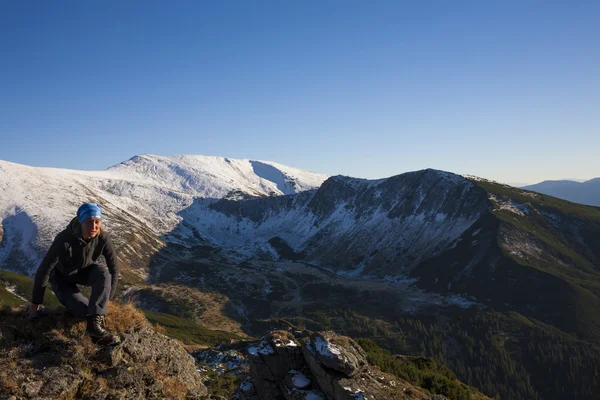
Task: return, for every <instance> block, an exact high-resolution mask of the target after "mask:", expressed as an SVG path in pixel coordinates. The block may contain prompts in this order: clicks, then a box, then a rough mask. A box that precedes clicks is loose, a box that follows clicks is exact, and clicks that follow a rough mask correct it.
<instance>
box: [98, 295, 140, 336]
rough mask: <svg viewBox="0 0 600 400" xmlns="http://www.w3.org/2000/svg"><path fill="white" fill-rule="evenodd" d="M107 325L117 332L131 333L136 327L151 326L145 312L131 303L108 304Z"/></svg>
mask: <svg viewBox="0 0 600 400" xmlns="http://www.w3.org/2000/svg"><path fill="white" fill-rule="evenodd" d="M105 323H106V327H107V328H108V329H110V330H111V331H113V332H116V333H131V332H133V331H134V330H135V329H136V328H141V327H144V326H146V327H150V328H152V324H151V323H150V322H148V320H147V319H146V317H145V316H144V313H142V312H141V311H140V310H138V309H137V308H135V306H134V305H133V304H131V303H125V304H119V303H112V302H111V303H110V304H109V305H108V315H107V316H106V318H105Z"/></svg>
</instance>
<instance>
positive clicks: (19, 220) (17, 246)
mask: <svg viewBox="0 0 600 400" xmlns="http://www.w3.org/2000/svg"><path fill="white" fill-rule="evenodd" d="M0 234H1V240H0V269H3V270H7V271H13V272H18V273H21V274H24V275H29V272H30V270H31V269H32V268H34V267H37V265H34V261H35V260H32V259H31V257H30V255H29V254H28V251H27V250H31V248H32V245H33V244H34V243H35V238H36V237H37V235H38V228H37V226H36V225H35V223H34V222H33V219H32V218H31V216H29V214H28V213H27V212H25V211H22V210H17V212H16V213H15V214H13V215H10V216H8V217H6V218H4V219H3V220H2V227H1V229H0ZM27 266H29V267H30V268H28V267H27Z"/></svg>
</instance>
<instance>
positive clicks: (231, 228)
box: [169, 170, 489, 276]
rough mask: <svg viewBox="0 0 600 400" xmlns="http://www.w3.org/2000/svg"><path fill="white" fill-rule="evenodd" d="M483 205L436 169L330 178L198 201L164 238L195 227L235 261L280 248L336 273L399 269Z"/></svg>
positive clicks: (450, 236)
mask: <svg viewBox="0 0 600 400" xmlns="http://www.w3.org/2000/svg"><path fill="white" fill-rule="evenodd" d="M488 208H489V204H488V201H487V198H486V197H485V196H481V195H479V196H478V191H477V186H476V185H475V184H473V183H472V182H470V181H468V180H466V179H463V178H461V177H459V176H457V175H452V174H449V173H446V172H442V171H436V170H423V171H417V172H413V173H407V174H403V175H398V176H395V177H392V178H388V179H381V180H372V181H370V180H361V179H355V178H348V177H343V176H336V177H332V178H330V179H328V180H327V181H325V182H324V183H323V185H322V186H321V187H320V188H319V189H318V190H316V191H307V192H304V193H301V194H298V195H295V196H284V197H275V198H263V199H252V200H246V201H243V202H239V201H232V200H228V199H221V200H219V201H214V200H210V199H198V200H196V201H195V202H194V204H193V205H192V206H190V207H189V208H187V209H186V210H184V211H183V212H182V214H181V217H182V224H180V226H179V227H178V228H177V229H175V230H174V231H173V232H172V233H171V235H170V236H169V237H170V238H171V240H172V241H177V240H179V243H181V244H185V241H181V239H184V238H186V237H187V238H194V237H195V236H196V235H195V233H194V232H197V233H199V235H200V236H201V237H202V238H203V239H204V242H203V243H204V244H208V245H211V246H214V247H218V248H227V253H228V254H229V255H230V256H231V257H233V256H234V255H236V254H238V255H239V257H240V258H241V259H243V258H247V257H256V255H257V254H264V257H266V258H267V259H268V258H269V257H273V258H274V259H279V258H280V257H281V255H280V254H278V251H279V252H280V253H281V250H282V248H286V249H288V252H289V251H292V252H293V253H292V255H291V257H292V258H296V259H298V258H300V257H299V255H300V254H302V255H303V256H302V257H301V258H303V259H304V260H306V261H310V262H312V263H315V264H318V265H320V266H322V267H324V268H328V269H332V270H335V271H337V272H338V273H343V274H349V275H354V276H358V275H360V274H369V273H378V274H380V275H381V274H390V275H398V274H400V273H406V272H407V271H410V270H411V269H412V268H413V267H414V266H416V265H417V264H418V263H419V262H421V261H423V260H424V259H426V258H428V257H432V256H433V255H435V254H437V253H438V252H440V251H442V250H443V249H445V248H447V247H448V246H449V245H450V244H451V243H452V242H453V241H455V240H456V239H458V238H459V237H460V235H462V234H463V232H464V231H466V230H467V229H468V228H469V227H470V226H471V225H472V224H473V223H475V221H476V220H477V219H478V218H480V217H481V215H482V214H483V213H484V212H485V211H486V210H487V209H488ZM282 254H283V253H282ZM294 254H295V255H294ZM283 257H288V258H289V257H290V255H289V254H288V255H287V256H286V255H283Z"/></svg>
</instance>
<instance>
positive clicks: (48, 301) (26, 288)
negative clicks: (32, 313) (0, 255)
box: [0, 270, 61, 308]
mask: <svg viewBox="0 0 600 400" xmlns="http://www.w3.org/2000/svg"><path fill="white" fill-rule="evenodd" d="M0 282H4V283H5V284H6V283H9V284H10V285H12V286H15V288H16V291H17V293H19V295H21V296H23V297H25V298H26V299H29V300H30V299H31V293H32V291H33V279H31V278H29V277H27V276H25V275H21V274H17V273H15V272H10V271H4V270H0ZM49 286H50V285H48V287H47V288H46V294H45V295H44V303H43V304H44V306H46V307H49V308H56V307H60V306H61V305H60V302H59V301H58V299H57V298H56V296H55V295H54V293H52V290H51V289H50V287H49ZM4 290H6V289H4ZM0 292H1V290H0ZM8 294H10V295H11V296H12V297H15V296H13V295H12V294H11V293H8ZM2 297H3V296H2V294H0V299H2ZM15 298H16V297H15Z"/></svg>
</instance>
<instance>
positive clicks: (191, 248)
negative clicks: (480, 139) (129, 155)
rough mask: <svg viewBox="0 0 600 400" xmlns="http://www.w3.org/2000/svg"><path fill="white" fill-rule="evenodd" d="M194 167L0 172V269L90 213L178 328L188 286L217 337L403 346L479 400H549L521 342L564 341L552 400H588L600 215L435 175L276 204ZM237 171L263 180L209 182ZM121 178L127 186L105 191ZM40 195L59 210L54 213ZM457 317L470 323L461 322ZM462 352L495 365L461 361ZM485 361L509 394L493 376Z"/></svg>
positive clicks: (130, 282) (145, 163)
mask: <svg viewBox="0 0 600 400" xmlns="http://www.w3.org/2000/svg"><path fill="white" fill-rule="evenodd" d="M214 160H217V161H215V162H217V164H216V166H215V164H214V163H212V161H214ZM193 161H194V157H192V158H187V159H185V161H184V162H183V163H182V165H178V164H177V163H175V162H173V159H172V158H161V159H160V160H159V159H156V160H155V159H153V158H151V157H150V158H149V157H147V156H146V157H138V158H135V157H134V159H133V160H128V161H127V162H124V164H123V165H121V166H119V167H118V168H116V170H115V171H113V172H111V173H109V174H108V176H109V177H107V175H106V173H104V172H102V173H97V174H92V175H93V176H90V175H85V174H84V177H83V178H81V176H80V175H79V174H71V173H68V172H64V171H59V172H57V173H56V174H52V173H48V172H47V171H42V172H43V173H41V174H40V175H39V176H37V175H36V173H35V172H36V170H35V169H33V170H32V169H19V168H17V167H10V166H7V164H2V163H1V162H0V187H3V188H4V189H5V190H4V191H3V192H1V193H0V216H1V217H2V233H0V236H2V238H1V239H0V240H1V241H0V268H5V269H11V270H16V271H20V272H24V273H29V274H30V273H31V272H32V269H33V267H35V262H34V260H35V257H39V256H40V254H43V252H44V249H45V248H46V246H47V245H49V243H48V241H50V240H51V239H52V237H53V236H52V234H53V232H54V231H55V230H58V229H62V226H61V225H62V224H63V223H66V222H67V221H68V220H69V219H70V218H71V215H72V213H74V210H75V209H76V207H77V206H78V203H80V202H81V201H83V200H85V201H96V202H99V203H101V204H102V205H103V207H104V209H105V214H106V226H107V228H108V229H109V230H110V231H111V234H113V237H114V241H115V244H116V246H117V248H118V253H119V260H120V261H121V262H122V264H123V266H124V268H122V271H123V285H124V287H123V289H124V290H125V291H127V294H128V295H129V294H131V295H132V296H134V297H135V295H136V293H140V294H141V293H143V294H144V304H146V305H148V304H153V303H154V304H155V305H156V306H157V307H158V306H160V307H163V308H166V309H168V310H171V312H175V313H176V314H177V313H179V314H178V315H182V316H183V315H190V311H189V310H191V309H193V307H195V305H196V304H200V303H201V302H202V301H204V300H201V296H197V299H198V300H197V301H196V300H195V302H190V301H188V300H189V299H183V298H180V297H179V298H169V292H173V291H176V290H177V289H176V288H177V287H185V288H186V290H190V291H200V292H203V293H216V294H218V296H221V298H222V300H219V302H220V304H223V307H222V310H223V311H222V312H223V313H224V314H226V317H227V318H229V319H231V320H234V321H235V322H236V323H232V324H229V326H237V327H241V329H243V330H244V332H245V333H248V334H255V333H258V332H260V330H261V329H262V328H261V326H262V325H263V322H261V321H269V320H270V319H272V318H289V319H291V320H301V321H305V322H306V323H310V324H314V325H315V326H316V327H317V328H318V329H319V330H327V329H329V327H330V326H331V327H333V328H335V329H336V330H337V329H340V330H341V331H342V332H343V333H346V332H348V333H352V335H353V336H355V337H360V336H361V335H366V337H370V338H374V339H376V340H378V341H379V342H378V344H386V345H388V346H390V347H389V348H390V349H395V350H394V351H396V352H398V351H399V350H405V349H404V348H403V347H402V346H404V344H403V343H404V339H403V338H405V337H411V338H412V339H411V340H412V342H411V343H412V344H411V346H414V347H412V350H411V351H412V352H413V353H414V354H415V355H428V356H433V357H435V358H436V359H437V360H438V361H440V362H447V363H450V364H452V365H453V369H456V370H457V371H458V373H459V374H460V379H461V380H463V379H464V380H465V381H466V382H468V383H470V384H475V385H476V386H477V387H480V388H484V389H485V393H486V394H489V395H494V394H496V393H500V394H502V395H503V397H509V398H510V397H527V398H542V397H548V396H549V398H552V396H551V394H550V392H549V390H550V389H548V387H549V386H548V385H547V382H546V381H545V378H544V377H543V375H542V374H539V371H540V369H543V368H544V365H543V363H541V362H540V363H538V362H537V361H535V360H541V359H543V357H546V355H543V354H545V353H542V352H541V350H539V349H538V348H533V349H531V348H529V347H528V346H529V343H528V341H527V340H526V338H527V335H526V334H524V332H526V331H527V330H528V329H533V328H532V327H535V329H536V335H537V336H536V337H537V338H538V339H537V340H538V342H536V344H539V345H540V346H541V345H545V343H552V346H563V344H561V343H568V345H565V346H567V350H566V351H567V352H568V355H565V356H561V357H566V358H569V359H570V361H569V362H570V363H571V364H569V365H575V366H574V367H572V368H574V371H576V373H573V374H571V373H566V374H565V373H563V372H564V368H565V366H564V365H563V364H562V363H561V361H560V359H559V357H558V356H556V357H554V354H555V353H551V355H552V357H553V358H552V359H550V360H547V362H552V363H554V364H553V365H554V368H555V369H556V371H557V373H556V374H555V375H553V379H556V382H557V383H556V385H557V386H556V387H557V388H558V389H556V388H555V389H556V390H558V392H557V393H558V394H566V393H568V390H569V387H571V386H573V385H575V386H577V387H578V388H579V389H581V390H582V393H583V392H585V393H593V390H594V388H593V387H584V386H582V385H583V382H585V380H586V379H587V380H590V381H593V380H594V379H597V380H599V381H600V377H599V376H598V374H597V373H595V372H594V371H595V370H594V369H592V370H589V369H586V368H585V367H584V366H586V365H589V364H593V363H594V362H596V361H598V360H597V358H598V357H597V356H596V354H600V353H597V352H596V351H595V350H594V349H595V348H596V346H598V345H599V344H600V338H599V337H598V332H599V331H600V330H599V329H598V328H599V326H600V325H599V324H600V315H598V308H600V305H598V301H599V300H598V299H599V298H600V272H599V271H600V262H599V260H600V208H598V207H588V206H582V205H579V204H575V203H571V202H568V201H564V200H560V199H557V198H554V197H551V196H547V195H543V194H539V193H535V192H530V191H527V190H523V189H519V188H513V187H510V186H508V185H502V184H499V183H496V182H493V181H489V180H485V179H482V178H476V177H464V176H459V175H455V174H452V173H448V172H444V171H438V170H433V169H425V170H420V171H414V172H409V173H404V174H400V175H395V176H392V177H389V178H385V179H378V180H364V179H357V178H351V177H344V176H334V177H329V178H327V179H323V181H322V182H321V183H320V184H319V185H318V186H314V185H312V184H311V183H310V182H311V179H313V178H315V177H314V176H312V177H309V179H307V180H306V181H303V182H304V183H302V182H301V183H300V184H297V185H296V186H295V188H296V189H295V190H296V191H294V192H293V193H289V194H284V193H283V191H282V190H280V189H279V188H281V189H286V188H291V187H292V186H293V185H290V186H285V181H281V180H280V179H279V178H280V176H281V175H279V174H277V173H273V170H272V169H270V167H267V168H266V169H263V167H264V165H267V164H265V163H263V164H256V165H253V164H252V163H250V162H246V161H243V162H240V163H241V164H240V163H236V162H233V163H232V162H231V161H229V162H228V161H226V160H225V159H221V158H216V159H208V158H204V159H203V161H204V162H209V163H212V164H211V165H212V166H213V167H214V168H213V170H212V175H211V174H208V173H206V174H203V173H198V172H197V171H196V173H194V170H195V169H194V166H193V165H192V166H191V167H190V166H189V165H187V164H186V163H188V164H189V163H190V162H193ZM232 164H233V166H232ZM195 165H196V164H195ZM240 165H241V166H240ZM268 165H270V164H268ZM270 166H271V167H273V168H275V167H274V166H273V165H270ZM154 167H156V170H155V169H154ZM234 167H236V168H238V167H239V168H240V169H242V171H254V168H255V167H257V168H258V172H259V174H254V172H252V173H253V174H254V175H252V179H250V180H249V181H247V182H246V183H244V185H242V186H239V185H238V186H236V185H234V184H232V183H231V182H229V181H227V182H223V179H234V183H235V182H237V181H236V180H235V179H239V177H240V176H241V175H240V172H239V170H236V169H235V168H234ZM11 168H12V169H13V173H12V174H11V173H10V171H11ZM128 168H130V169H129V170H130V171H132V172H131V175H130V177H129V180H127V179H121V180H117V179H114V177H115V176H121V177H125V178H126V173H125V172H126V171H128ZM223 168H230V169H225V171H227V173H224V172H223V171H224V170H223ZM15 171H16V172H15ZM21 171H24V172H21ZM202 171H206V169H205V170H202ZM279 171H280V172H281V173H282V175H285V174H287V176H290V177H291V178H293V176H291V175H292V174H291V172H286V171H283V168H282V169H281V170H279ZM208 172H210V171H208ZM217 172H218V173H217ZM244 173H245V172H244ZM244 173H242V175H243V174H244ZM19 174H22V175H23V176H16V178H15V175H19ZM111 174H112V175H111ZM73 176H74V177H75V179H73V180H72V181H69V180H68V179H65V178H69V177H73ZM137 176H141V177H140V178H139V180H136V178H135V177H137ZM267 178H271V179H272V180H268V179H267ZM162 179H167V180H168V182H162ZM298 179H299V178H298ZM319 179H320V178H319ZM211 180H212V181H214V182H217V183H216V185H215V187H212V188H207V186H206V185H207V184H208V182H210V181H211ZM266 180H267V181H269V182H271V183H268V182H266ZM292 180H293V179H292ZM65 182H66V183H65ZM248 182H249V183H248ZM305 184H306V186H304V185H305ZM311 185H312V186H311ZM203 188H204V189H206V190H204V189H203ZM271 188H276V189H277V191H275V190H272V191H271V190H270V189H271ZM306 188H307V189H306ZM300 189H306V190H300ZM188 191H189V192H190V193H188ZM194 193H195V194H194ZM215 193H217V194H218V195H219V196H216V195H215ZM198 194H200V195H198ZM202 194H205V196H203V195H202ZM49 199H50V200H52V202H57V201H61V200H63V201H65V202H66V203H67V205H63V207H61V208H59V209H58V210H52V209H50V207H48V204H53V203H52V202H49V201H48V200H49ZM61 218H64V221H62V222H60V224H59V221H61ZM149 285H153V286H152V287H153V288H162V289H161V290H154V289H152V290H150V287H149ZM161 285H163V286H161ZM167 288H168V289H167ZM22 294H25V295H26V293H25V292H23V293H22ZM186 310H187V311H186ZM340 310H346V311H344V312H343V313H341V312H340ZM348 310H349V311H348ZM153 311H154V310H153ZM192 314H193V315H194V318H200V319H202V318H204V317H203V315H202V312H193V313H192ZM339 315H343V317H339ZM465 316H469V317H468V320H467V321H470V320H471V319H472V318H473V322H467V323H465V322H461V321H463V318H465ZM265 323H266V322H265ZM476 323H477V324H479V325H477V329H475V330H473V328H474V327H475V324H476ZM378 324H379V325H378ZM424 326H427V327H428V328H427V329H425V330H423V329H424V328H423V327H424ZM516 327H518V329H517V328H516ZM236 329H237V328H236ZM378 329H381V330H380V331H379V330H378ZM403 329H410V330H409V331H403ZM481 329H483V331H484V332H488V333H489V335H487V334H486V336H484V337H482V336H480V335H479V333H477V332H482V330H481ZM413 332H414V333H413ZM505 332H510V334H509V335H508V336H506V337H505V336H503V335H506V333H505ZM413 335H415V336H413ZM440 337H452V340H451V341H450V342H445V341H444V340H445V339H444V340H440V339H439V338H440ZM448 340H450V339H448ZM476 340H480V341H482V343H484V342H485V343H486V344H487V346H489V347H488V348H486V349H487V350H490V349H493V355H494V356H493V357H491V358H489V357H484V355H483V353H481V351H480V350H481V349H474V348H473V344H472V343H474V341H476ZM561 341H562V342H561ZM548 346H550V345H548ZM461 348H464V349H466V350H467V352H466V353H463V352H461V351H459V350H458V349H461ZM550 348H554V347H550ZM514 349H517V350H518V351H513V350H514ZM586 349H587V350H586ZM523 354H532V355H533V359H534V361H530V360H529V359H527V360H526V359H524V358H522V355H523ZM561 354H562V353H561ZM540 357H541V358H540ZM521 364H525V365H526V368H525V367H522V368H521V367H519V368H516V367H515V365H521ZM486 365H490V367H491V370H495V369H498V368H500V369H501V370H502V371H504V373H505V374H506V376H510V377H511V378H510V379H513V380H517V381H518V382H519V385H518V387H517V388H515V387H513V386H511V384H510V382H508V381H506V382H505V381H502V382H495V381H494V380H493V379H490V373H489V372H487V370H486V369H485V366H486ZM468 366H473V368H475V370H474V371H475V372H473V371H471V370H470V369H469V368H467V367H468ZM468 371H471V372H468ZM594 374H595V375H594ZM533 376H535V377H536V380H535V381H531V380H530V377H533Z"/></svg>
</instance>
